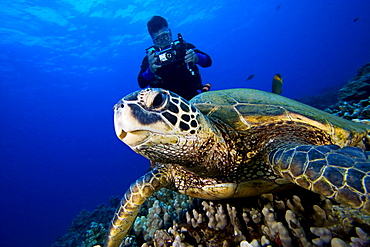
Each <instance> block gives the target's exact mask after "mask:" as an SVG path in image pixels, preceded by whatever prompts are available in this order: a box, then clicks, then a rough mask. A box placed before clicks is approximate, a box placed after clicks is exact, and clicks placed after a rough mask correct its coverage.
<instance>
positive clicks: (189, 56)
mask: <svg viewBox="0 0 370 247" xmlns="http://www.w3.org/2000/svg"><path fill="white" fill-rule="evenodd" d="M198 60H199V58H198V56H197V54H196V53H195V51H194V50H193V49H189V50H187V51H186V55H185V63H197V62H198Z"/></svg>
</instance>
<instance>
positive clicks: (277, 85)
mask: <svg viewBox="0 0 370 247" xmlns="http://www.w3.org/2000/svg"><path fill="white" fill-rule="evenodd" d="M282 91H283V78H282V77H281V75H280V74H279V73H277V74H276V75H274V79H272V92H273V93H276V94H281V92H282Z"/></svg>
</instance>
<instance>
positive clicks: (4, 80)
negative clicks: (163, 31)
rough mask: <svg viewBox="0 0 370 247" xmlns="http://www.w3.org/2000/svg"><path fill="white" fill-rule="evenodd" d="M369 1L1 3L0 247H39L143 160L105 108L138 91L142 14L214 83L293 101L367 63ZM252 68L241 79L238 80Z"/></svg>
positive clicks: (136, 171)
mask: <svg viewBox="0 0 370 247" xmlns="http://www.w3.org/2000/svg"><path fill="white" fill-rule="evenodd" d="M369 9H370V2H369V1H367V0H354V1H346V0H337V1H329V0H327V1H307V0H301V1H287V0H286V1H283V0H281V1H273V0H266V1H258V0H248V1H242V0H237V1H226V0H219V1H217V0H216V1H179V0H173V1H170V0H166V1H164V0H158V1H150V0H126V1H118V0H73V1H72V0H57V1H46V0H44V1H42V0H40V1H36V0H27V1H26V0H2V1H1V2H0V23H1V24H0V61H1V63H0V95H1V98H0V99H1V104H0V112H1V122H0V127H1V138H0V150H1V151H0V219H1V230H0V246H4V247H13V246H14V247H15V246H16V247H22V246H27V247H29V246H37V247H43V246H50V245H51V244H52V243H53V242H54V241H55V240H56V238H57V237H58V236H61V235H63V234H64V233H65V230H66V228H67V227H68V226H69V225H70V223H71V221H72V219H73V218H74V217H75V216H76V215H77V214H78V212H80V211H81V210H82V209H89V210H91V209H93V208H95V207H96V206H97V205H99V204H101V203H108V202H109V198H110V197H111V196H115V195H119V196H120V195H122V194H123V193H124V192H125V191H126V189H127V188H128V186H129V185H130V184H131V183H132V182H133V181H135V179H136V178H138V177H139V176H141V175H142V174H143V173H144V172H145V171H146V170H147V169H148V165H149V163H148V161H147V160H145V159H144V158H142V157H140V156H139V155H137V154H135V153H133V152H132V151H131V150H130V149H129V148H128V147H127V146H125V145H124V144H123V143H121V142H120V141H119V140H118V139H117V138H116V137H115V133H114V129H113V111H112V107H113V105H114V104H115V103H116V102H117V101H118V100H119V99H120V98H121V97H123V96H124V95H126V94H128V93H130V92H132V91H134V90H137V89H138V85H137V81H136V77H137V74H138V72H139V68H140V65H141V60H142V58H143V56H144V55H145V48H147V47H149V46H151V45H152V43H151V40H150V38H149V35H148V34H147V31H146V22H147V21H148V20H149V19H150V17H151V16H153V15H162V16H164V17H166V18H167V19H168V21H169V24H170V27H171V29H172V31H173V33H175V34H176V33H178V32H181V33H182V35H183V37H184V39H185V40H186V41H188V42H190V43H193V44H195V45H196V46H197V48H199V49H201V50H203V51H205V52H207V53H208V54H209V55H210V56H211V57H212V59H213V66H212V67H210V68H207V69H201V73H202V77H203V81H204V83H207V82H209V83H212V85H213V87H212V89H213V90H217V89H225V88H238V87H250V88H257V89H261V90H266V91H270V90H271V81H272V77H273V75H274V74H276V73H281V74H282V75H283V79H284V90H283V95H284V96H287V97H291V98H298V97H303V96H308V95H314V94H316V93H318V92H320V91H321V90H325V89H326V88H329V87H331V86H335V85H338V84H342V83H343V82H345V81H348V80H349V79H351V78H352V77H353V75H354V74H355V73H356V70H357V69H358V68H360V67H361V66H362V65H363V64H365V63H367V62H369V61H370V35H369V30H370V17H369V15H368V12H369ZM251 74H255V77H254V78H253V79H252V80H249V81H245V79H246V78H247V77H248V76H249V75H251Z"/></svg>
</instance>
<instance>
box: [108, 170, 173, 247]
mask: <svg viewBox="0 0 370 247" xmlns="http://www.w3.org/2000/svg"><path fill="white" fill-rule="evenodd" d="M168 176H169V171H168V168H167V167H166V166H164V165H163V166H160V167H155V168H153V169H152V170H151V171H149V172H148V173H146V174H145V175H144V176H142V177H140V178H139V179H138V180H136V182H134V183H133V184H131V186H130V188H129V189H128V190H127V191H126V193H125V195H124V196H123V198H122V200H121V203H120V206H119V207H118V208H117V211H116V213H115V215H114V217H113V219H112V221H111V224H110V227H109V230H108V234H107V239H106V243H105V247H118V246H120V245H121V242H122V240H123V238H124V237H125V236H126V235H127V233H128V232H129V231H130V229H131V226H132V225H133V223H134V221H135V218H136V216H137V213H138V212H139V209H140V207H141V205H142V204H143V203H144V202H145V201H146V200H147V199H148V198H149V197H150V196H151V195H152V194H153V193H154V192H156V191H158V190H159V189H161V188H163V187H166V186H167V185H168V181H169V180H170V179H169V177H168Z"/></svg>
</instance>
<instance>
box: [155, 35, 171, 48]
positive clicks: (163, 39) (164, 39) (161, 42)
mask: <svg viewBox="0 0 370 247" xmlns="http://www.w3.org/2000/svg"><path fill="white" fill-rule="evenodd" d="M153 42H154V44H155V45H156V46H158V47H160V48H162V49H163V48H165V47H168V46H170V45H171V43H172V34H171V31H163V32H162V33H160V34H158V35H157V36H156V37H155V38H153Z"/></svg>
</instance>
